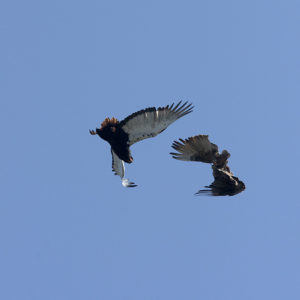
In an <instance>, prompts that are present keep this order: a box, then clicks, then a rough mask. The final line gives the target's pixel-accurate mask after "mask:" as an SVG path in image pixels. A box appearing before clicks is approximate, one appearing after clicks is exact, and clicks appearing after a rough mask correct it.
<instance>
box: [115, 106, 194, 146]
mask: <svg viewBox="0 0 300 300" xmlns="http://www.w3.org/2000/svg"><path fill="white" fill-rule="evenodd" d="M181 103H182V102H181V101H180V102H179V103H178V104H176V105H175V106H174V103H173V104H172V105H171V106H169V105H167V106H165V107H159V108H157V109H156V108H155V107H149V108H146V109H143V110H140V111H138V112H135V113H133V114H131V115H130V116H128V117H127V118H125V119H124V120H123V121H121V122H120V127H121V128H122V129H123V130H124V131H125V132H126V133H127V134H128V137H129V144H130V145H132V144H134V143H136V142H138V141H141V140H143V139H146V138H150V137H154V136H156V135H158V134H159V133H161V132H162V131H164V130H165V129H166V128H167V127H168V126H169V125H171V124H172V123H173V122H175V121H176V120H177V119H179V118H181V117H183V116H185V115H187V114H189V113H191V112H192V110H193V108H194V107H193V106H192V104H191V103H190V104H188V102H187V101H186V102H185V103H183V104H181Z"/></svg>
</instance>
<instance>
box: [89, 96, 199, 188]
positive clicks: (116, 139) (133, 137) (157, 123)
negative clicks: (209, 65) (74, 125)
mask: <svg viewBox="0 0 300 300" xmlns="http://www.w3.org/2000/svg"><path fill="white" fill-rule="evenodd" d="M192 111H193V106H192V104H188V102H185V103H183V104H182V103H181V101H180V102H179V103H178V104H177V105H175V106H174V103H173V104H172V105H171V106H169V105H167V106H165V107H159V108H155V107H149V108H146V109H143V110H140V111H138V112H135V113H133V114H131V115H130V116H128V117H127V118H125V119H124V120H123V121H120V122H119V121H118V120H117V119H116V118H111V119H110V118H106V119H105V120H104V121H103V122H102V124H101V127H100V128H96V130H95V131H94V130H90V134H91V135H98V136H99V137H100V138H102V139H104V140H105V141H107V142H108V143H109V144H110V146H111V153H112V170H113V172H114V173H115V175H119V176H120V177H121V180H122V185H123V186H125V187H135V186H136V184H134V183H133V182H130V181H129V180H128V179H127V178H125V165H124V162H126V163H129V164H130V163H132V162H133V158H132V156H131V151H130V146H131V145H133V144H134V143H136V142H139V141H142V140H144V139H147V138H151V137H155V136H156V135H158V134H159V133H161V132H163V131H164V130H165V129H166V128H167V127H168V126H169V125H171V124H172V123H173V122H175V121H176V120H178V119H179V118H181V117H183V116H185V115H187V114H189V113H191V112H192Z"/></svg>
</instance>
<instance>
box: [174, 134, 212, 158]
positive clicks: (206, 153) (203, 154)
mask: <svg viewBox="0 0 300 300" xmlns="http://www.w3.org/2000/svg"><path fill="white" fill-rule="evenodd" d="M179 141H180V142H178V141H174V142H173V144H172V148H173V149H174V150H176V151H178V153H175V152H170V154H171V155H172V157H173V158H175V159H178V160H185V161H201V162H205V163H212V162H213V161H214V159H215V155H216V153H217V152H218V146H217V145H215V144H213V143H211V142H210V141H209V139H208V135H201V134H199V135H196V136H192V137H189V138H187V139H185V140H183V139H179Z"/></svg>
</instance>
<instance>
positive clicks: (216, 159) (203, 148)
mask: <svg viewBox="0 0 300 300" xmlns="http://www.w3.org/2000/svg"><path fill="white" fill-rule="evenodd" d="M179 141H180V142H178V141H174V142H173V144H172V147H173V149H175V150H176V151H178V152H177V153H174V152H171V153H170V154H171V155H172V156H173V158H175V159H178V160H185V161H200V162H204V163H210V164H212V169H213V176H214V181H213V183H211V184H210V185H209V186H205V187H206V189H204V190H200V191H198V192H197V193H196V195H202V194H206V195H212V196H226V195H228V196H233V195H236V194H238V193H240V192H242V191H243V190H245V188H246V186H245V184H244V183H243V182H242V181H241V180H239V178H238V177H236V176H234V175H233V173H232V172H231V171H230V168H229V166H228V158H229V157H230V153H229V152H228V151H227V150H223V151H222V153H221V154H220V153H219V149H218V146H217V145H216V144H213V143H211V142H210V141H209V139H208V135H197V136H193V137H190V138H188V139H185V140H183V139H180V140H179Z"/></svg>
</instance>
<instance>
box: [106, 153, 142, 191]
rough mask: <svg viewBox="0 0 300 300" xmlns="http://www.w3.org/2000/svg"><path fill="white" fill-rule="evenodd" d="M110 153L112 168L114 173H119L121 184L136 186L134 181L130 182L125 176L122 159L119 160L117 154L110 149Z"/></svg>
mask: <svg viewBox="0 0 300 300" xmlns="http://www.w3.org/2000/svg"><path fill="white" fill-rule="evenodd" d="M111 155H112V170H113V172H114V173H115V175H119V176H120V177H121V180H122V185H123V186H125V187H135V186H137V185H136V184H134V182H130V181H129V180H128V179H127V178H125V177H124V176H125V166H124V162H123V160H121V159H120V158H119V157H118V155H117V154H116V153H115V152H114V151H113V150H112V149H111Z"/></svg>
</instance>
